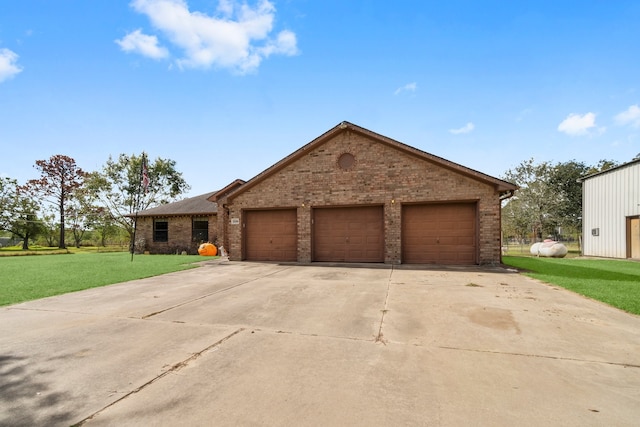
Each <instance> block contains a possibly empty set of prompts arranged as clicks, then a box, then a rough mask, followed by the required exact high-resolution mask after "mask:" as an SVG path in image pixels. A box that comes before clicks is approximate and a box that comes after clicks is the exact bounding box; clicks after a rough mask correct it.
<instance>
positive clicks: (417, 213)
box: [402, 202, 477, 264]
mask: <svg viewBox="0 0 640 427" xmlns="http://www.w3.org/2000/svg"><path fill="white" fill-rule="evenodd" d="M476 211H477V208H476V203H475V202H473V203H442V204H440V203H437V204H435V203H434V204H421V205H405V206H403V207H402V262H403V263H405V264H476V263H477V255H476V254H477V246H476V240H477V239H476V234H477V232H476V223H477V219H476Z"/></svg>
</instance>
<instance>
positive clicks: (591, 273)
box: [502, 256, 640, 315]
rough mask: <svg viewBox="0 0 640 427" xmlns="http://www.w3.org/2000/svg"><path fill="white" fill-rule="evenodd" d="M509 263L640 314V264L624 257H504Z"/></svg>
mask: <svg viewBox="0 0 640 427" xmlns="http://www.w3.org/2000/svg"><path fill="white" fill-rule="evenodd" d="M502 262H503V263H504V264H506V265H509V266H512V267H516V268H518V269H523V270H525V271H524V274H525V275H527V276H530V277H533V278H535V279H538V280H541V281H543V282H547V283H551V284H554V285H558V286H561V287H563V288H566V289H569V290H571V291H573V292H576V293H579V294H581V295H584V296H586V297H589V298H593V299H595V300H598V301H602V302H604V303H607V304H609V305H612V306H614V307H617V308H619V309H621V310H624V311H627V312H629V313H633V314H639V315H640V263H638V262H634V261H625V260H602V259H583V258H560V259H558V258H537V257H515V256H504V257H502Z"/></svg>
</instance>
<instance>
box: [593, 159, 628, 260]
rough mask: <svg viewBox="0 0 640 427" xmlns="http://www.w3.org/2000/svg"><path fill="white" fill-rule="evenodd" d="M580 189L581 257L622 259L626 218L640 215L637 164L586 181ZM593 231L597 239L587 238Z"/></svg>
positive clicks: (623, 256)
mask: <svg viewBox="0 0 640 427" xmlns="http://www.w3.org/2000/svg"><path fill="white" fill-rule="evenodd" d="M583 186H584V211H583V227H584V236H583V238H584V253H585V255H591V256H602V257H608V258H626V256H627V248H626V245H627V234H626V233H627V230H626V227H627V222H626V218H627V217H629V216H634V215H640V163H635V164H633V165H630V166H628V167H624V168H621V169H618V170H616V171H613V172H611V173H605V174H603V175H598V176H595V177H593V178H590V179H587V180H586V181H584V182H583ZM593 228H599V229H600V236H598V237H595V236H592V235H591V230H592V229H593Z"/></svg>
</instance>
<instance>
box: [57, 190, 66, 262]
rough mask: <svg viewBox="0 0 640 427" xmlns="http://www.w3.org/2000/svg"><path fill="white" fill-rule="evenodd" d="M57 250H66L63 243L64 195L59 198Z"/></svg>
mask: <svg viewBox="0 0 640 427" xmlns="http://www.w3.org/2000/svg"><path fill="white" fill-rule="evenodd" d="M58 248H59V249H67V245H65V243H64V193H63V195H62V196H61V197H60V241H59V242H58Z"/></svg>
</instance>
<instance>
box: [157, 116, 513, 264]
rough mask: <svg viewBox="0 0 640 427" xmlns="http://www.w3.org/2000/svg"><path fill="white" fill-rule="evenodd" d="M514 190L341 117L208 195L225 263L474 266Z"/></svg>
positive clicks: (493, 252)
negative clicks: (258, 170) (259, 168)
mask: <svg viewBox="0 0 640 427" xmlns="http://www.w3.org/2000/svg"><path fill="white" fill-rule="evenodd" d="M515 190H516V186H515V185H513V184H511V183H508V182H505V181H502V180H500V179H497V178H494V177H491V176H489V175H485V174H483V173H481V172H478V171H475V170H472V169H469V168H466V167H464V166H461V165H459V164H456V163H453V162H450V161H448V160H445V159H443V158H440V157H437V156H434V155H432V154H429V153H426V152H424V151H421V150H418V149H416V148H413V147H410V146H408V145H405V144H403V143H401V142H398V141H395V140H393V139H390V138H387V137H385V136H382V135H379V134H377V133H374V132H372V131H369V130H367V129H364V128H362V127H359V126H356V125H354V124H351V123H348V122H342V123H340V124H339V125H337V126H336V127H334V128H332V129H330V130H329V131H328V132H326V133H324V134H323V135H321V136H319V137H318V138H316V139H314V140H313V141H311V142H309V143H308V144H306V145H305V146H303V147H301V148H300V149H298V150H297V151H295V152H294V153H292V154H290V155H289V156H287V157H285V158H284V159H282V160H281V161H279V162H278V163H276V164H274V165H273V166H271V167H270V168H268V169H266V170H265V171H263V172H262V173H260V174H259V175H257V176H255V177H254V178H252V179H251V180H249V181H247V182H244V181H234V182H233V183H232V184H230V185H229V186H227V187H225V188H224V189H223V190H220V191H218V192H216V193H214V194H212V195H211V196H210V197H209V200H210V201H213V202H216V203H217V205H218V206H220V207H222V209H220V210H219V212H217V213H218V226H217V227H218V231H219V233H220V235H221V236H222V237H221V241H222V242H224V246H225V248H226V250H227V252H228V254H229V258H230V259H231V260H254V261H281V262H282V261H287V262H302V263H307V262H314V261H320V262H384V263H389V264H399V263H409V264H411V263H414V264H468V265H473V264H496V263H499V262H500V257H501V251H500V248H501V241H500V240H501V233H500V207H501V200H502V199H504V198H508V197H510V196H511V195H513V192H514V191H515ZM169 231H171V230H169Z"/></svg>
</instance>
